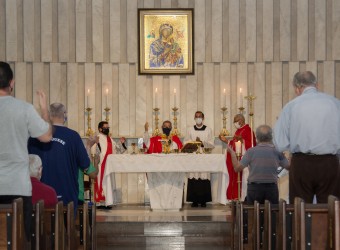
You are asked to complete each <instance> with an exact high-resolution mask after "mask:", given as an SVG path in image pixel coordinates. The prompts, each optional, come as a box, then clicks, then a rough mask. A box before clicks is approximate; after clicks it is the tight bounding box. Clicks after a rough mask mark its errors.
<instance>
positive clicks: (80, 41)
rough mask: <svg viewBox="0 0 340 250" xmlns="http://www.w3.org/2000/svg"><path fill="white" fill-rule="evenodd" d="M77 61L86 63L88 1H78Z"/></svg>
mask: <svg viewBox="0 0 340 250" xmlns="http://www.w3.org/2000/svg"><path fill="white" fill-rule="evenodd" d="M76 61H77V62H86V1H84V0H76Z"/></svg>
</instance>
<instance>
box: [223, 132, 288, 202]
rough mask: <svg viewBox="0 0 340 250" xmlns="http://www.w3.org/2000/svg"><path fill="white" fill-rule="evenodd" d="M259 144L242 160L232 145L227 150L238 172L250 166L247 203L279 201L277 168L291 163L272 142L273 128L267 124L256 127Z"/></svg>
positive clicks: (285, 166) (248, 151) (286, 166)
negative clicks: (238, 159)
mask: <svg viewBox="0 0 340 250" xmlns="http://www.w3.org/2000/svg"><path fill="white" fill-rule="evenodd" d="M256 138H257V145H256V147H253V148H251V149H248V150H247V152H246V153H245V155H244V156H243V157H242V160H241V161H240V162H238V161H237V158H236V154H235V152H234V151H233V150H232V148H231V147H229V146H228V148H227V150H228V151H229V152H230V154H231V159H232V162H233V166H234V169H235V171H236V172H240V171H242V169H244V168H246V167H248V168H249V177H248V185H247V203H248V204H254V201H255V200H256V201H258V202H259V203H262V204H263V203H264V201H265V200H269V201H270V202H271V203H273V204H277V203H278V202H279V190H278V187H277V178H278V177H277V170H278V168H279V167H284V168H288V167H289V163H288V160H287V159H286V158H285V156H284V155H283V153H280V152H279V151H277V150H276V149H275V147H274V145H273V143H272V139H273V136H272V129H271V128H270V127H269V126H267V125H261V126H259V127H258V128H257V129H256Z"/></svg>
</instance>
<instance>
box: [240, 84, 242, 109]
mask: <svg viewBox="0 0 340 250" xmlns="http://www.w3.org/2000/svg"><path fill="white" fill-rule="evenodd" d="M240 105H241V106H240V107H243V94H242V88H240Z"/></svg>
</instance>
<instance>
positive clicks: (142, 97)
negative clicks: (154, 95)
mask: <svg viewBox="0 0 340 250" xmlns="http://www.w3.org/2000/svg"><path fill="white" fill-rule="evenodd" d="M146 93H147V77H146V76H145V75H137V76H136V106H135V109H136V136H143V133H144V124H145V122H146V121H147V119H146V117H147V115H146V114H147V108H146V103H147V94H146ZM151 125H152V124H150V127H151Z"/></svg>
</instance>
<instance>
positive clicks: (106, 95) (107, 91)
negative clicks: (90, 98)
mask: <svg viewBox="0 0 340 250" xmlns="http://www.w3.org/2000/svg"><path fill="white" fill-rule="evenodd" d="M108 95H109V89H106V93H105V103H106V107H107V97H108Z"/></svg>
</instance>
